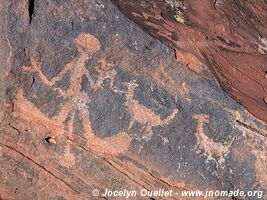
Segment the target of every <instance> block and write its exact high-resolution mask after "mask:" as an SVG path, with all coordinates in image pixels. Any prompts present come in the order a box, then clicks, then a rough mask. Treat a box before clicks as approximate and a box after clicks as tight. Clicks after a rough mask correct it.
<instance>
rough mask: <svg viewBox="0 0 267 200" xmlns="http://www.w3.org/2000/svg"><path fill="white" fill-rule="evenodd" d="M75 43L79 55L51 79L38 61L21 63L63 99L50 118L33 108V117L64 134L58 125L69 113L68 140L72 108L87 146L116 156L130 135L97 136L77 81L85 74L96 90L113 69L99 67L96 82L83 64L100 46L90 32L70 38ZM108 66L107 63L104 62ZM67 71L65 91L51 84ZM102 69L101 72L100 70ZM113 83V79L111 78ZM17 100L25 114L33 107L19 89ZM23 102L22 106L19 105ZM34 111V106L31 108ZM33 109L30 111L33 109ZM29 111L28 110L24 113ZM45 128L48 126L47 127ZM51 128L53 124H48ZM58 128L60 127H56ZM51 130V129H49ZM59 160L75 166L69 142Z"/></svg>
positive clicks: (127, 143) (125, 148) (85, 100)
mask: <svg viewBox="0 0 267 200" xmlns="http://www.w3.org/2000/svg"><path fill="white" fill-rule="evenodd" d="M74 43H75V46H76V48H77V50H78V52H79V56H78V57H77V58H76V59H74V60H73V61H71V62H70V63H68V64H66V65H65V66H64V68H63V69H62V70H61V72H60V73H59V74H58V75H57V76H56V77H54V78H52V79H51V80H48V79H47V78H46V76H45V75H44V74H43V72H42V70H41V68H40V64H39V63H38V62H37V61H36V60H35V59H33V58H31V63H32V66H31V67H28V66H23V67H22V70H24V71H29V72H36V73H37V74H38V76H39V77H40V79H41V81H42V82H43V83H44V84H46V85H47V86H52V87H53V89H54V90H55V91H58V92H59V94H60V95H61V96H63V97H64V98H65V99H66V100H67V101H66V103H65V104H64V105H63V107H62V109H61V110H60V112H59V113H58V114H57V115H56V116H54V117H53V118H52V119H50V118H48V117H47V116H45V115H44V114H41V115H40V113H41V112H40V111H36V113H34V112H33V113H32V114H33V115H35V114H36V117H37V118H38V117H39V118H40V117H41V118H42V119H40V120H39V121H40V122H46V123H52V124H54V126H56V127H57V129H60V131H58V133H59V132H60V133H62V132H63V133H65V132H64V131H62V129H61V128H62V127H64V122H65V121H66V117H67V115H68V113H71V119H70V121H69V122H68V132H67V136H68V138H70V139H72V135H71V134H72V132H73V126H74V124H73V123H74V111H75V110H76V111H78V116H79V117H80V119H81V121H82V125H83V127H84V130H85V135H84V136H85V138H86V139H87V141H88V143H87V146H88V147H90V148H91V147H95V149H97V150H98V151H100V152H101V153H105V152H107V153H110V154H114V155H117V154H119V153H122V152H124V151H126V150H127V149H128V146H129V145H130V143H131V138H130V137H129V136H128V134H127V133H126V132H122V133H118V134H117V135H116V136H113V137H108V138H104V139H100V138H97V137H96V136H95V134H94V132H93V130H92V127H91V122H90V115H89V111H88V104H89V103H90V98H89V96H88V95H87V94H86V93H84V92H82V91H81V82H82V76H83V75H85V76H86V77H87V78H88V80H89V81H90V84H91V86H92V88H93V89H98V88H99V87H101V83H102V82H103V80H104V79H105V78H110V79H112V80H113V79H114V76H115V72H114V71H113V70H108V71H105V70H102V73H99V74H100V76H99V77H100V78H99V80H98V81H97V82H94V81H93V80H92V79H91V77H90V74H89V72H88V71H87V69H86V67H85V61H87V60H88V59H90V58H91V57H92V56H93V54H94V53H95V52H97V51H98V50H99V49H100V42H99V40H98V39H97V38H96V37H94V36H93V35H90V34H85V33H82V34H80V35H79V36H78V37H76V38H75V39H74ZM103 62H104V61H102V64H103ZM105 66H108V67H109V65H107V64H106V65H105ZM68 71H70V72H71V78H70V86H69V88H68V89H67V90H66V91H63V90H62V89H61V88H59V87H55V84H56V82H57V81H59V80H61V79H62V78H63V76H64V75H65V73H66V72H68ZM103 72H105V73H103ZM112 82H113V81H112ZM17 100H18V101H19V103H18V105H19V104H20V106H21V107H20V108H19V110H20V114H21V115H23V114H22V113H24V118H25V116H27V115H25V111H27V107H31V108H33V107H34V105H33V104H32V103H31V102H29V101H28V100H26V98H25V97H24V96H23V92H22V91H20V92H18V96H17ZM23 105H25V107H23ZM34 110H38V109H34ZM34 110H33V111H34ZM26 113H27V114H29V113H28V112H26ZM48 127H49V126H48ZM50 127H53V126H50ZM59 127H60V128H59ZM53 131H55V130H53ZM122 141H123V142H124V145H121V146H120V145H119V144H120V143H121V142H122ZM61 162H62V163H63V164H64V165H65V166H73V165H75V158H74V156H73V155H72V154H71V149H70V142H69V141H68V142H67V145H66V149H65V154H64V156H63V159H62V160H61Z"/></svg>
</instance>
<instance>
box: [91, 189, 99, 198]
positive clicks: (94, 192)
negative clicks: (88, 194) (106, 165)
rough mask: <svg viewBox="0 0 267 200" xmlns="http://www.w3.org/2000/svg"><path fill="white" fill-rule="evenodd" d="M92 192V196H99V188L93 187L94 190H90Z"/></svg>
mask: <svg viewBox="0 0 267 200" xmlns="http://www.w3.org/2000/svg"><path fill="white" fill-rule="evenodd" d="M92 194H93V196H95V197H97V196H99V190H98V189H94V190H93V191H92Z"/></svg>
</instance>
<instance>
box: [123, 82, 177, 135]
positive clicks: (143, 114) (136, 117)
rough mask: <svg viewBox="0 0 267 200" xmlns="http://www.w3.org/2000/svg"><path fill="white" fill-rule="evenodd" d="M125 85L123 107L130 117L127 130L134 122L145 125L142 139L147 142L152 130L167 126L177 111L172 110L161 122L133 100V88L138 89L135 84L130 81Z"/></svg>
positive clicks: (158, 117) (155, 115) (147, 109)
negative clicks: (144, 133)
mask: <svg viewBox="0 0 267 200" xmlns="http://www.w3.org/2000/svg"><path fill="white" fill-rule="evenodd" d="M126 85H127V92H126V93H125V97H126V102H125V104H124V105H125V107H126V109H127V111H128V112H129V113H130V115H131V120H130V125H129V129H131V127H132V126H133V124H134V122H138V123H140V124H144V125H146V135H144V136H143V139H146V140H149V139H150V138H151V137H152V135H153V132H152V128H153V127H156V126H164V125H167V124H169V123H170V122H171V121H172V120H173V119H174V117H175V116H176V114H177V113H178V109H174V110H173V111H172V114H171V115H169V116H168V117H167V118H165V119H163V120H162V119H161V118H160V116H159V115H157V114H155V113H154V112H153V111H152V110H150V109H149V108H147V107H145V106H143V105H141V104H140V103H139V102H138V101H137V100H135V99H134V98H133V95H134V91H135V88H136V87H138V84H137V83H136V82H134V81H132V82H130V83H126Z"/></svg>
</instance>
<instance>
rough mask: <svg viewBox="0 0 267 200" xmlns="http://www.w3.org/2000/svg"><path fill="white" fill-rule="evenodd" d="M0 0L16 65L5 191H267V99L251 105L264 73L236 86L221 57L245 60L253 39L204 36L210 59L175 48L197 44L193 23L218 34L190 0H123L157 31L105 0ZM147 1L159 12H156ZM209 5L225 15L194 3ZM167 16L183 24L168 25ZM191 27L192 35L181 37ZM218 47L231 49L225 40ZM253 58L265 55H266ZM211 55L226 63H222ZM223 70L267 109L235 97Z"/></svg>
mask: <svg viewBox="0 0 267 200" xmlns="http://www.w3.org/2000/svg"><path fill="white" fill-rule="evenodd" d="M3 2H5V4H3V5H6V7H4V6H3V9H1V10H3V12H4V13H3V14H1V15H3V16H5V19H6V29H5V31H1V32H3V34H1V37H0V39H1V43H0V44H4V43H3V42H2V41H4V38H7V42H6V44H10V46H9V47H10V48H9V49H8V50H9V56H5V54H4V53H3V54H1V55H4V56H1V55H0V60H1V61H3V62H4V63H7V65H8V66H9V68H8V74H9V75H8V77H7V78H6V81H5V83H8V84H5V85H4V86H3V87H4V88H5V95H3V96H4V98H2V100H1V102H2V108H3V109H2V110H3V111H2V114H1V113H0V114H1V116H0V119H1V124H0V198H1V197H2V199H103V198H104V197H101V196H99V197H93V195H92V191H93V189H99V190H100V191H101V192H104V190H105V189H106V188H108V189H110V190H123V189H127V190H137V191H140V190H141V189H144V188H145V189H148V190H158V189H165V190H171V189H172V190H174V191H176V192H179V191H182V190H203V191H206V189H209V190H225V191H232V190H236V189H240V190H244V191H249V190H255V191H256V190H259V191H263V192H265V193H266V190H267V177H266V167H267V163H266V156H267V152H266V136H267V126H266V123H265V122H266V116H265V115H264V114H266V107H265V108H264V109H265V110H264V109H263V110H262V111H260V112H258V111H257V109H256V108H255V106H256V105H259V107H260V108H263V107H261V106H263V105H262V104H261V102H260V103H259V104H257V103H255V102H254V103H252V104H247V102H248V99H250V98H251V95H253V93H251V88H252V86H254V84H255V82H257V81H258V82H259V83H260V85H261V84H262V88H263V89H264V88H266V87H265V85H266V84H265V83H266V81H265V82H264V81H263V80H262V79H261V78H258V77H256V76H254V75H255V73H256V72H255V73H251V74H249V75H251V77H248V79H249V80H251V81H252V80H253V81H254V82H253V83H252V82H249V83H251V85H252V86H251V87H250V86H249V88H248V90H247V91H245V92H244V93H243V97H244V98H243V97H242V98H241V96H239V93H235V92H233V91H235V89H238V88H239V85H238V84H235V82H231V81H230V80H229V84H230V85H227V83H228V82H224V80H226V79H227V77H228V72H226V71H227V70H228V69H229V68H228V66H229V65H230V64H228V65H227V67H225V68H224V63H223V62H222V60H224V59H223V57H224V56H225V55H224V52H225V54H227V56H229V57H227V58H225V59H226V60H227V59H230V57H231V58H233V60H234V61H233V62H234V63H235V64H239V63H241V64H242V63H244V62H245V60H240V59H241V57H242V56H241V57H239V56H238V55H236V53H234V52H232V53H229V51H230V50H232V49H231V48H245V46H246V45H247V44H240V43H239V42H236V40H232V39H230V38H229V39H225V37H223V36H221V35H219V34H217V33H216V34H217V35H218V37H217V39H216V41H215V40H214V41H212V42H207V43H205V44H208V45H209V48H207V49H205V48H203V49H201V48H200V47H199V49H201V51H200V52H201V55H202V56H203V57H204V58H205V59H204V58H203V60H205V61H206V62H204V61H203V60H201V59H199V57H198V56H199V55H200V54H194V53H195V50H192V51H191V49H190V48H193V47H192V46H191V47H190V46H189V47H186V46H184V47H180V49H181V50H182V51H184V52H179V51H178V50H177V49H178V47H177V46H175V45H177V44H179V41H181V42H185V44H190V43H186V42H189V41H190V39H188V38H189V36H190V34H191V35H192V37H194V38H195V39H196V38H197V37H198V36H199V37H200V41H201V42H202V41H205V40H201V37H202V36H203V34H204V33H208V32H210V34H211V35H212V34H213V32H212V29H210V30H205V31H203V30H202V28H199V27H198V26H197V25H196V24H195V25H194V24H190V23H189V22H190V20H192V21H191V23H193V22H195V21H194V20H197V19H196V17H195V18H194V20H193V15H194V12H193V10H192V9H193V8H194V7H193V6H192V2H191V1H185V3H186V5H187V6H186V9H188V11H187V12H188V13H189V14H186V15H184V16H183V15H178V14H179V13H180V14H181V12H182V11H183V9H185V7H184V6H183V5H184V4H173V3H174V2H176V3H177V2H178V1H119V2H116V5H119V6H120V8H121V10H122V11H123V12H125V11H127V10H126V9H125V8H126V7H127V9H128V10H129V11H130V12H126V14H127V15H129V16H130V17H131V18H130V19H133V21H134V22H136V23H137V24H139V25H140V24H142V27H143V29H144V30H146V31H148V32H149V33H150V35H153V36H154V37H156V38H154V37H151V36H150V35H149V34H148V33H146V31H144V30H142V29H141V28H140V27H139V26H138V25H137V24H135V23H134V22H133V21H131V20H130V19H128V18H127V17H126V16H125V15H124V14H123V13H121V12H120V11H119V9H118V8H117V6H116V5H114V4H112V3H111V1H108V0H87V1H85V0H80V1H75V0H68V1H60V0H44V1H40V0H35V1H31V3H34V5H33V4H31V5H32V7H31V9H29V1H28V0H21V1H13V0H11V1H8V2H7V1H3ZM158 2H159V3H158ZM164 2H165V3H164ZM220 2H221V1H220ZM235 2H238V1H235ZM135 3H136V4H135ZM218 3H219V1H215V5H214V6H215V7H216V6H217V5H219V4H218ZM261 3H262V4H259V5H262V6H265V5H266V4H264V2H261ZM178 5H179V6H178ZM251 5H254V4H253V3H252V4H251ZM151 6H152V7H151ZM159 6H161V7H160V8H161V9H163V10H162V15H160V13H158V12H160V9H159ZM176 6H178V7H176ZM220 6H222V7H223V8H224V6H226V8H227V6H228V7H229V6H230V4H228V3H226V2H221V4H220ZM169 7H170V9H171V10H169ZM5 8H6V9H5ZM139 8H140V12H139V11H136V10H138V9H139ZM150 8H154V11H155V12H156V13H155V15H153V17H151V15H152V14H151V12H152V11H151V10H150ZM204 8H205V9H207V10H209V12H208V13H205V14H207V16H214V17H216V19H217V18H218V17H219V16H220V15H217V14H216V12H214V9H215V8H214V9H213V8H212V4H211V3H209V4H208V2H206V1H205V4H203V7H202V6H200V4H199V3H198V4H196V8H195V9H204ZM164 9H166V10H164ZM242 9H245V8H242ZM29 10H30V11H31V12H29ZM142 11H144V12H142ZM145 11H147V12H145ZM163 11H164V12H165V13H164V12H163ZM178 11H179V12H178ZM189 11H191V15H192V16H191V15H190V12H189ZM241 11H242V12H243V11H244V10H241ZM235 12H236V8H235V7H234V8H233V10H232V9H229V11H225V13H228V14H229V16H228V17H229V20H230V19H232V20H233V21H234V22H236V23H238V24H240V23H241V25H242V23H245V22H243V21H242V20H243V18H241V19H240V21H238V18H237V16H236V15H237V14H236V13H235ZM0 13H2V12H0ZM167 13H168V15H166V17H165V14H167ZM195 13H198V12H196V11H195ZM201 13H202V14H203V13H204V11H203V10H201ZM244 15H245V14H244ZM264 15H265V13H263V14H262V16H264ZM171 16H172V18H171ZM173 16H174V18H173ZM162 17H163V18H164V19H163V18H162ZM258 17H259V18H257V19H259V20H261V19H263V18H261V15H260V16H258ZM244 18H245V17H244ZM247 18H248V16H246V19H247ZM204 19H205V18H203V20H204ZM174 20H176V21H174ZM198 20H199V23H202V21H201V20H200V19H198ZM169 22H172V25H173V24H174V25H175V27H176V28H177V29H176V28H172V29H168V28H166V30H165V29H164V31H162V30H163V29H162V28H164V27H165V26H167V25H168V23H169ZM175 23H176V24H175ZM177 23H180V24H182V25H177ZM203 23H204V21H203ZM247 23H248V24H251V23H250V22H247ZM148 24H150V25H148ZM152 24H154V25H155V26H156V27H154V28H153V27H151V26H152ZM211 24H212V23H211ZM172 25H170V26H171V27H172ZM148 26H149V27H148ZM180 26H182V28H184V29H182V28H181V27H180ZM218 26H219V25H218ZM259 26H260V25H259ZM159 27H160V28H159ZM249 27H255V30H256V29H258V26H254V25H253V26H252V25H251V26H249ZM198 29H199V30H198ZM244 29H246V26H245V27H244ZM179 30H183V31H182V32H180V31H179ZM192 30H194V32H192ZM237 30H238V31H239V32H240V29H237ZM161 31H162V32H161ZM262 31H263V33H266V32H264V30H262ZM166 33H167V34H166ZM216 34H215V35H216ZM244 34H245V33H244ZM186 35H187V37H186V38H187V39H188V40H186V41H185V40H180V38H183V39H184V38H185V36H186ZM166 37H167V38H166ZM207 37H210V36H207ZM237 37H238V36H237ZM248 37H249V36H248ZM2 38H3V39H2ZM211 38H212V37H211ZM164 41H166V42H167V43H168V44H171V43H170V42H173V44H174V46H168V45H165V44H164ZM208 41H209V40H208ZM4 42H5V41H4ZM162 42H163V43H162ZM205 42H206V41H205ZM216 42H217V43H218V42H219V43H220V45H217V43H216ZM220 46H221V47H223V48H230V50H229V51H228V50H227V51H224V50H223V49H222V48H221V50H220V51H219V50H218V49H220V48H219V47H220ZM226 46H227V47H226ZM3 47H4V49H5V51H6V49H7V46H3ZM173 48H175V49H176V54H175V52H174V50H173ZM264 48H265V47H264V46H262V47H261V50H260V51H261V52H265V49H264ZM245 49H246V48H245ZM202 50H203V51H202ZM233 51H234V50H233ZM250 53H251V52H250V51H249V50H248V53H247V54H246V56H248V57H246V58H250V56H252V55H250ZM242 55H243V54H242ZM210 56H211V57H213V60H212V59H210V58H211V57H210ZM219 58H220V59H219ZM242 58H243V57H242ZM253 58H254V60H255V62H259V63H261V64H262V63H264V62H263V61H265V60H266V57H263V56H260V55H256V56H253ZM217 59H218V60H217ZM221 59H222V60H221ZM187 61H189V62H190V63H193V64H192V65H191V64H189V63H188V62H187ZM211 62H213V64H212V65H213V66H215V63H217V64H216V66H217V68H216V69H214V68H213V67H211V66H210V65H211ZM221 62H222V63H221ZM205 63H206V64H205ZM188 64H189V65H188ZM241 64H240V65H239V66H241ZM3 69H6V68H5V66H4V67H3ZM257 69H258V68H257ZM257 69H255V70H257ZM224 70H225V71H224ZM240 70H241V71H242V70H243V69H240ZM249 70H250V71H251V72H252V71H253V70H252V68H249ZM1 71H2V68H1ZM237 71H238V70H237ZM212 72H213V73H214V74H215V76H214V75H213V74H212ZM219 72H220V73H221V76H225V79H222V78H221V76H219V75H218V73H219ZM242 73H243V72H242ZM257 73H258V72H257ZM229 74H230V75H231V72H229ZM246 76H248V75H246ZM215 77H217V78H219V80H220V85H221V86H223V87H227V88H228V87H229V88H230V89H231V91H232V93H231V94H232V95H233V96H234V97H236V98H239V97H240V99H239V100H240V102H241V103H243V102H244V103H245V106H246V107H247V108H248V109H249V110H250V112H252V113H253V114H255V115H256V116H258V117H259V118H260V119H258V118H256V117H255V116H253V115H252V114H250V113H249V112H247V110H246V109H245V108H244V107H243V106H242V105H240V104H239V103H237V102H236V101H235V100H233V99H232V98H231V97H229V96H228V95H227V94H226V93H225V92H224V91H223V90H222V89H221V86H220V85H219V83H218V82H217V79H216V78H215ZM234 77H235V75H233V76H231V77H230V78H234ZM241 77H242V76H241ZM231 80H232V79H231ZM238 80H240V79H238ZM264 84H265V85H264ZM240 87H245V85H244V84H240ZM1 88H2V87H1ZM256 90H258V89H256ZM256 92H259V94H262V91H256ZM257 94H258V93H257ZM258 97H259V96H256V99H258ZM250 105H252V106H250ZM265 106H266V105H265ZM254 108H255V109H254ZM254 111H255V112H254ZM261 119H262V120H263V121H262V120H261ZM233 198H234V197H233ZM262 198H263V199H264V198H267V196H266V195H265V196H264V197H262ZM104 199H105V198H104ZM106 199H122V198H121V197H119V198H115V197H114V198H113V197H106ZM123 199H124V198H123ZM131 199H142V197H140V196H137V197H132V198H131ZM143 199H181V196H179V195H174V196H172V197H143ZM184 199H191V198H190V197H188V198H184ZM194 199H195V198H194ZM199 199H203V197H200V198H199ZM210 199H216V198H215V197H214V198H213V197H211V198H210ZM221 199H226V198H224V197H223V198H221ZM228 199H231V197H229V198H228ZM245 199H257V196H254V197H245Z"/></svg>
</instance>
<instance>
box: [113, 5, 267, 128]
mask: <svg viewBox="0 0 267 200" xmlns="http://www.w3.org/2000/svg"><path fill="white" fill-rule="evenodd" d="M113 2H114V3H115V4H116V5H118V6H119V8H120V10H121V11H122V12H123V13H125V14H126V15H127V16H128V17H130V18H131V19H132V20H133V21H135V22H136V23H137V24H139V25H140V26H141V27H142V28H143V29H144V30H145V31H147V32H148V33H149V34H150V35H152V36H153V37H155V38H157V39H159V40H161V41H163V42H165V43H166V44H168V45H170V46H172V47H173V48H174V49H175V51H176V57H177V60H178V61H183V62H184V63H186V64H187V65H188V67H189V69H191V70H193V71H194V72H196V73H198V74H201V75H202V76H203V77H205V71H206V67H208V68H209V69H210V70H211V71H212V72H213V73H214V75H215V76H216V77H217V78H218V80H219V82H220V84H221V86H222V87H223V89H225V90H226V91H227V92H228V93H229V94H231V96H232V97H234V98H235V99H236V100H237V101H238V102H239V103H241V104H242V105H244V106H245V107H246V108H247V109H248V110H249V111H250V112H251V113H252V114H254V115H255V116H257V117H259V118H260V119H262V120H263V121H265V123H266V122H267V66H266V63H267V56H266V53H267V12H266V8H267V2H266V1H264V0H259V1H242V0H230V1H228V0H213V1H211V0H157V1H150V0H138V1H136V0H129V1H124V0H113ZM207 78H209V77H207Z"/></svg>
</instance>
